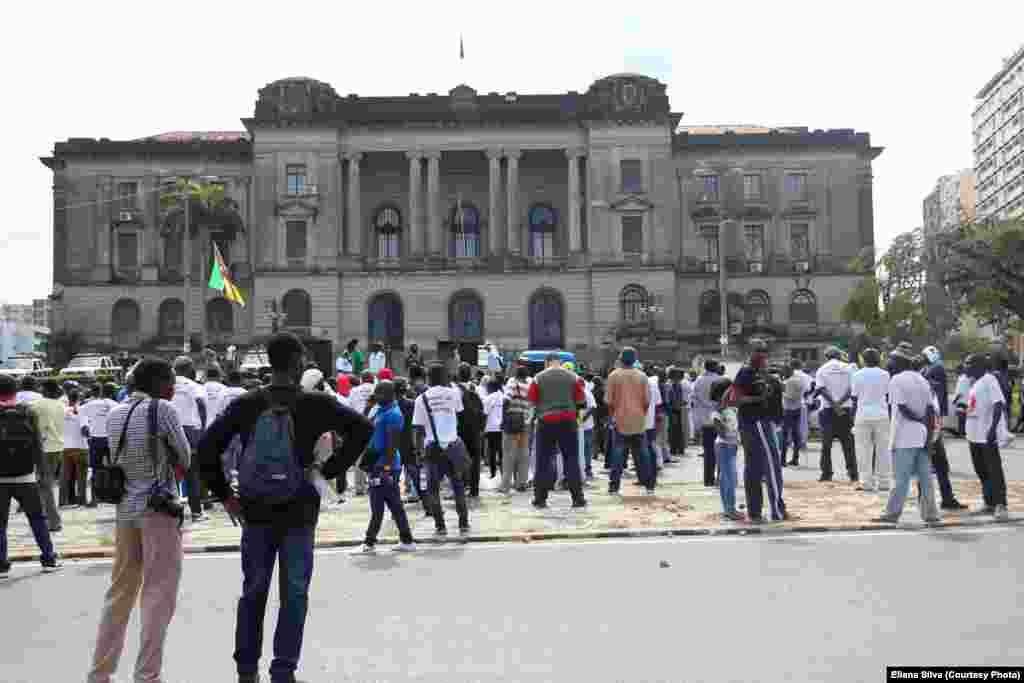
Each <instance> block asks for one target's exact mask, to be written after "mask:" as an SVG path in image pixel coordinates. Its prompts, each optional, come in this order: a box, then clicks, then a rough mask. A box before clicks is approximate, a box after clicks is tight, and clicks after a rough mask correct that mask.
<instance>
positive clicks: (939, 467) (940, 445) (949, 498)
mask: <svg viewBox="0 0 1024 683" xmlns="http://www.w3.org/2000/svg"><path fill="white" fill-rule="evenodd" d="M929 455H931V458H932V467H934V468H935V477H936V478H937V479H938V480H939V492H940V493H941V494H942V503H943V505H948V504H951V503H955V502H956V494H954V493H953V483H952V482H951V481H950V480H949V458H948V457H946V444H945V443H944V442H943V440H942V439H936V441H935V443H933V444H932V447H931V452H930V453H929Z"/></svg>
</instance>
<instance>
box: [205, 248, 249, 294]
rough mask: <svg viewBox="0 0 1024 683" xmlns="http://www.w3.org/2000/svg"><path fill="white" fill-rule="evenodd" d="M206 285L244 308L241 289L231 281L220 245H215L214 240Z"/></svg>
mask: <svg viewBox="0 0 1024 683" xmlns="http://www.w3.org/2000/svg"><path fill="white" fill-rule="evenodd" d="M206 286H207V287H209V288H210V289H216V290H218V291H220V292H221V293H222V294H223V295H224V298H225V299H227V300H228V301H232V302H234V303H236V304H238V305H239V306H241V307H242V308H245V299H244V298H242V290H240V289H239V288H238V287H237V286H236V285H235V283H233V282H232V281H231V272H230V271H229V270H228V267H227V265H226V264H225V263H224V257H223V256H221V253H220V247H218V246H217V243H216V242H214V243H213V263H212V264H211V265H210V281H209V282H208V283H207V285H206Z"/></svg>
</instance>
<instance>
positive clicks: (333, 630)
mask: <svg viewBox="0 0 1024 683" xmlns="http://www.w3.org/2000/svg"><path fill="white" fill-rule="evenodd" d="M1022 560H1024V530H1022V529H1020V528H1019V527H1017V526H1016V525H1014V526H1004V527H987V528H983V529H977V530H971V531H965V530H957V531H930V532H906V531H902V532H874V533H863V534H833V535H827V534H824V535H809V534H800V535H786V536H783V537H779V538H764V539H752V538H718V539H676V540H651V541H644V540H630V541H622V542H590V543H573V544H556V543H551V544H504V545H470V546H459V545H456V544H450V545H448V546H444V547H441V548H434V547H431V548H425V549H423V550H422V551H421V552H420V553H418V554H416V555H413V556H403V557H394V556H392V555H391V554H390V553H387V552H381V554H380V555H379V556H377V557H353V556H350V555H348V554H347V553H345V552H340V551H322V552H320V553H318V555H317V558H316V563H317V564H316V570H315V574H314V579H313V586H312V590H311V600H310V609H309V617H308V622H307V625H306V639H305V646H304V652H303V660H302V664H301V666H300V669H299V680H300V681H306V682H308V683H323V682H327V681H370V680H372V681H405V680H417V681H438V682H441V681H444V682H446V683H447V682H450V681H555V680H560V681H566V680H573V681H577V680H578V681H684V680H685V681H826V680H827V681H851V682H852V681H874V680H883V678H884V667H885V665H886V664H890V665H895V664H899V665H911V664H913V665H939V664H942V665H956V664H961V665H968V664H970V665H1021V664H1024V645H1022V644H1021V642H1020V639H1019V637H1018V634H1019V633H1020V632H1021V629H1022V628H1024V609H1022V608H1024V597H1022V593H1021V591H1020V589H1019V583H1018V576H1019V575H1018V569H1017V568H1018V566H1019V565H1020V563H1021V561H1022ZM662 561H665V562H667V563H668V564H669V566H668V567H662V566H661V563H662ZM109 574H110V563H109V562H108V561H95V562H81V563H69V564H68V567H67V568H66V569H65V570H64V572H63V573H62V574H58V575H55V576H44V575H41V574H40V573H39V568H38V566H37V565H32V564H21V565H17V566H16V567H15V569H14V572H13V573H12V575H11V579H10V580H9V581H7V582H6V583H3V584H0V595H2V601H3V605H4V615H5V616H6V618H7V619H6V621H7V624H6V625H7V628H6V629H5V643H4V645H5V651H6V652H7V653H8V654H7V656H6V657H5V664H4V673H3V676H2V678H3V680H4V681H6V682H7V683H39V682H40V681H58V680H60V681H81V680H84V678H85V671H86V666H87V665H88V663H89V659H90V656H91V648H92V645H93V641H94V638H95V629H96V625H97V621H98V618H99V610H100V605H101V602H102V596H103V592H104V591H105V589H106V587H107V584H108V580H109ZM239 588H240V570H239V559H238V556H237V555H236V554H229V555H224V556H215V555H214V556H198V557H190V558H188V559H187V560H186V564H185V571H184V577H183V583H182V590H181V595H180V600H179V606H178V612H177V615H176V617H175V620H174V622H173V623H172V624H171V629H170V634H169V637H168V642H167V656H166V660H165V666H164V673H165V681H166V683H185V682H188V683H193V682H196V683H198V682H203V683H205V682H210V681H230V680H234V679H233V676H234V668H233V665H234V663H233V661H232V659H231V652H232V647H233V633H234V620H235V602H236V599H237V595H238V591H239ZM275 592H276V591H275ZM271 605H272V606H271V608H270V610H269V615H270V616H268V620H267V625H266V635H265V642H264V653H265V654H264V659H263V660H262V662H261V667H262V670H263V672H264V675H266V674H265V672H266V670H267V668H268V667H269V664H270V657H271V644H272V639H273V637H272V634H273V630H272V626H273V624H274V622H275V617H276V598H275V597H273V596H272V599H271ZM137 648H138V619H137V613H136V614H135V615H134V618H133V623H132V625H131V626H130V627H129V635H128V645H127V647H126V650H125V656H124V658H123V659H122V661H121V667H120V676H121V678H120V679H119V680H123V681H127V680H130V678H131V670H132V665H133V664H134V657H135V654H136V652H137ZM16 653H20V656H14V655H15V654H16Z"/></svg>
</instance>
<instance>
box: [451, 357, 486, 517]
mask: <svg viewBox="0 0 1024 683" xmlns="http://www.w3.org/2000/svg"><path fill="white" fill-rule="evenodd" d="M472 376H473V368H472V367H471V366H470V365H469V363H460V364H459V381H458V385H459V389H461V390H462V412H461V413H459V418H458V420H459V438H460V439H462V443H464V444H466V450H467V451H469V459H470V466H469V471H468V472H466V476H465V480H466V488H467V492H466V495H467V497H468V498H470V499H471V500H477V499H479V498H480V463H481V461H482V459H483V452H482V448H481V446H482V444H481V441H482V440H483V434H484V426H485V424H486V422H485V420H486V418H485V416H484V405H483V401H481V399H480V395H479V394H477V393H476V385H474V384H473V383H472V382H471V381H470V379H471V378H472Z"/></svg>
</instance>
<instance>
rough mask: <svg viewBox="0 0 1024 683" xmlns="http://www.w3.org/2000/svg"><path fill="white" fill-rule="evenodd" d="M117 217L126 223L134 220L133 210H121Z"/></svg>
mask: <svg viewBox="0 0 1024 683" xmlns="http://www.w3.org/2000/svg"><path fill="white" fill-rule="evenodd" d="M117 219H118V220H119V221H121V222H122V223H126V222H128V221H130V220H132V212H131V211H119V212H118V213H117Z"/></svg>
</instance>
